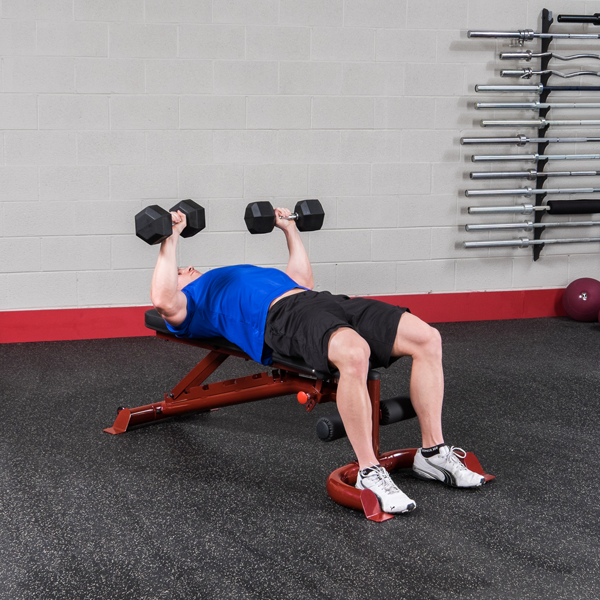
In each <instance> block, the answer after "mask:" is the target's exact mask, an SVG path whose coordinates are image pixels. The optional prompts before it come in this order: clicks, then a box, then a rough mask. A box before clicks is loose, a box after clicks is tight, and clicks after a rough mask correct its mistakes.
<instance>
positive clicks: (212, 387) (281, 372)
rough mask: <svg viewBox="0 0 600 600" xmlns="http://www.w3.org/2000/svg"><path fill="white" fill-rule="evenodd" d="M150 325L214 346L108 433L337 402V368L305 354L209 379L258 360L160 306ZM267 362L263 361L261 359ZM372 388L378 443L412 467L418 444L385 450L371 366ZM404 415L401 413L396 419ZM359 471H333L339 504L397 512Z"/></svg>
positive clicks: (330, 489)
mask: <svg viewBox="0 0 600 600" xmlns="http://www.w3.org/2000/svg"><path fill="white" fill-rule="evenodd" d="M145 325H146V327H148V328H149V329H152V330H154V331H155V332H156V336H157V337H159V338H161V339H164V340H170V341H173V342H179V343H180V344H188V345H190V346H197V347H198V348H202V349H205V350H209V353H208V355H207V356H205V357H204V358H203V359H202V360H201V361H200V362H199V363H198V364H197V365H196V366H195V367H194V368H193V369H192V370H191V371H190V372H189V373H188V374H187V375H186V376H185V377H184V378H183V379H182V380H181V381H180V382H179V383H178V384H177V385H176V386H175V387H174V388H173V389H172V390H171V391H170V392H167V393H165V395H164V400H163V401H162V402H155V403H152V404H147V405H145V406H139V407H137V408H119V409H117V410H118V414H117V418H116V420H115V422H114V424H113V426H112V427H109V428H107V429H105V430H104V431H106V432H107V433H111V434H114V435H116V434H119V433H125V432H126V431H129V430H130V429H131V428H133V427H135V426H138V425H142V424H145V423H150V422H153V421H159V420H161V419H166V418H169V417H174V416H177V415H184V414H193V413H198V412H208V411H210V410H214V409H217V408H222V407H224V406H232V405H234V404H243V403H245V402H254V401H256V400H266V399H268V398H277V397H279V396H287V395H290V394H296V395H297V398H298V401H299V402H300V403H301V404H304V406H305V408H306V411H307V412H310V411H311V410H312V409H313V408H314V407H315V406H316V405H317V404H321V403H323V402H335V400H336V391H337V379H336V378H335V374H334V375H332V374H331V373H320V372H318V371H316V370H315V369H312V368H311V367H309V366H308V365H307V364H305V363H304V362H303V361H301V360H296V359H292V358H290V357H288V356H281V355H278V354H277V353H273V365H271V366H270V367H269V369H270V370H271V373H269V372H268V371H265V372H262V373H256V374H255V375H249V376H246V377H240V378H236V379H229V380H226V381H219V382H216V383H204V382H205V381H206V379H207V378H208V377H209V376H210V375H211V374H212V373H213V372H214V371H215V370H216V369H217V368H218V367H219V366H220V365H221V364H222V363H223V362H224V361H225V360H226V359H227V358H228V357H229V356H237V357H239V358H244V359H246V360H252V359H251V358H250V357H249V356H248V355H247V354H246V353H245V352H244V351H243V350H241V348H239V347H238V346H236V345H235V344H232V343H231V342H229V341H228V340H226V339H225V338H203V339H190V338H178V337H176V336H175V335H174V334H173V333H171V332H170V331H169V330H168V329H167V327H166V325H165V322H164V321H163V319H162V318H161V317H160V315H159V314H158V312H157V311H156V310H154V309H153V310H148V311H146V314H145ZM261 366H262V365H261ZM367 388H368V391H369V396H370V398H371V405H372V408H373V419H372V421H373V449H374V451H375V455H376V456H377V457H378V458H379V461H380V463H381V464H382V465H383V466H384V467H385V468H386V469H387V470H388V471H394V470H395V469H400V468H410V467H412V463H413V458H414V455H415V452H416V451H417V449H416V448H408V449H404V450H394V451H392V452H386V453H385V454H381V453H380V451H379V425H380V416H381V412H380V399H379V392H380V374H379V373H378V372H377V371H375V370H373V369H371V370H370V371H369V375H368V381H367ZM410 416H412V415H410ZM396 420H399V419H396ZM464 462H465V464H467V466H468V467H469V468H470V469H471V470H473V471H476V472H478V473H480V474H482V475H484V476H485V478H486V481H489V480H491V479H493V476H492V475H486V474H485V473H484V472H483V469H482V468H481V465H480V464H479V461H478V460H477V458H475V456H474V455H473V454H472V453H470V452H469V453H468V454H467V457H466V458H465V460H464ZM357 474H358V463H357V462H353V463H350V464H348V465H346V466H344V467H341V468H339V469H336V470H335V471H333V472H332V473H331V474H330V475H329V477H328V479H327V493H328V494H329V496H330V497H331V498H332V499H333V500H334V501H335V502H337V503H338V504H341V505H343V506H347V507H349V508H353V509H356V510H362V511H364V512H365V515H366V517H367V518H368V519H370V520H373V521H385V520H387V519H391V518H392V517H393V515H390V514H388V513H384V512H382V511H381V508H380V506H379V502H378V500H377V498H376V496H375V494H373V492H371V491H369V490H362V491H361V490H358V489H356V488H355V487H354V484H355V483H356V477H357Z"/></svg>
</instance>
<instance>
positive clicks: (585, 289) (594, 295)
mask: <svg viewBox="0 0 600 600" xmlns="http://www.w3.org/2000/svg"><path fill="white" fill-rule="evenodd" d="M563 306H564V308H565V311H566V313H567V314H568V315H569V317H571V319H575V321H596V320H597V319H598V313H599V312H600V281H598V280H597V279H592V278H591V277H582V278H581V279H576V280H575V281H572V282H571V283H570V284H569V285H568V286H567V289H566V290H565V293H564V296H563Z"/></svg>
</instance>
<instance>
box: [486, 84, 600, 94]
mask: <svg viewBox="0 0 600 600" xmlns="http://www.w3.org/2000/svg"><path fill="white" fill-rule="evenodd" d="M544 90H547V91H549V92H598V91H600V86H597V85H544V84H542V83H538V84H537V85H476V86H475V91H476V92H483V93H485V92H503V93H504V92H507V93H510V92H516V93H519V94H520V93H524V92H528V93H533V94H541V93H542V92H543V91H544Z"/></svg>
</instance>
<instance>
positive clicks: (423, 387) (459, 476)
mask: <svg viewBox="0 0 600 600" xmlns="http://www.w3.org/2000/svg"><path fill="white" fill-rule="evenodd" d="M407 355H408V356H412V359H413V366H412V373H411V377H410V399H411V402H412V405H413V408H414V409H415V412H416V413H417V417H418V418H419V424H420V425H421V436H422V438H423V448H421V449H419V450H418V451H417V453H416V455H415V460H414V464H413V471H414V472H415V474H416V475H418V476H419V477H421V478H423V479H430V480H437V481H442V482H443V483H445V484H447V485H451V486H453V487H478V486H480V485H483V484H484V483H485V479H484V478H483V476H481V475H480V474H479V473H474V472H473V471H470V470H469V469H467V467H465V466H464V464H463V463H462V462H461V460H460V458H464V456H465V453H464V450H462V449H461V448H454V447H451V448H450V447H448V446H446V445H443V446H441V447H440V444H444V437H443V435H442V402H443V397H444V374H443V371H442V340H441V337H440V334H439V333H438V331H437V330H436V329H434V328H433V327H430V326H429V325H427V324H426V323H424V322H423V321H421V319H419V318H417V317H415V316H414V315H411V314H410V313H404V314H403V315H402V318H401V319H400V323H399V325H398V332H397V334H396V340H395V341H394V347H393V350H392V356H407ZM434 446H435V448H434Z"/></svg>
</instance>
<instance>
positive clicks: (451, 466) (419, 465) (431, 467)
mask: <svg viewBox="0 0 600 600" xmlns="http://www.w3.org/2000/svg"><path fill="white" fill-rule="evenodd" d="M421 450H422V449H419V450H418V451H417V453H416V454H415V460H414V462H413V471H414V474H415V475H416V476H417V477H420V478H421V479H437V480H438V481H441V482H443V483H445V484H446V485H451V486H452V487H479V486H480V485H483V484H484V483H485V478H484V477H483V475H480V474H479V473H474V472H473V471H469V469H467V467H465V465H464V464H463V463H462V462H461V461H460V460H459V458H464V457H465V456H466V455H467V453H466V452H465V451H464V450H463V449H462V448H455V447H454V446H445V445H444V446H441V447H440V451H439V454H434V455H433V456H430V457H429V458H426V457H425V456H423V454H421Z"/></svg>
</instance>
